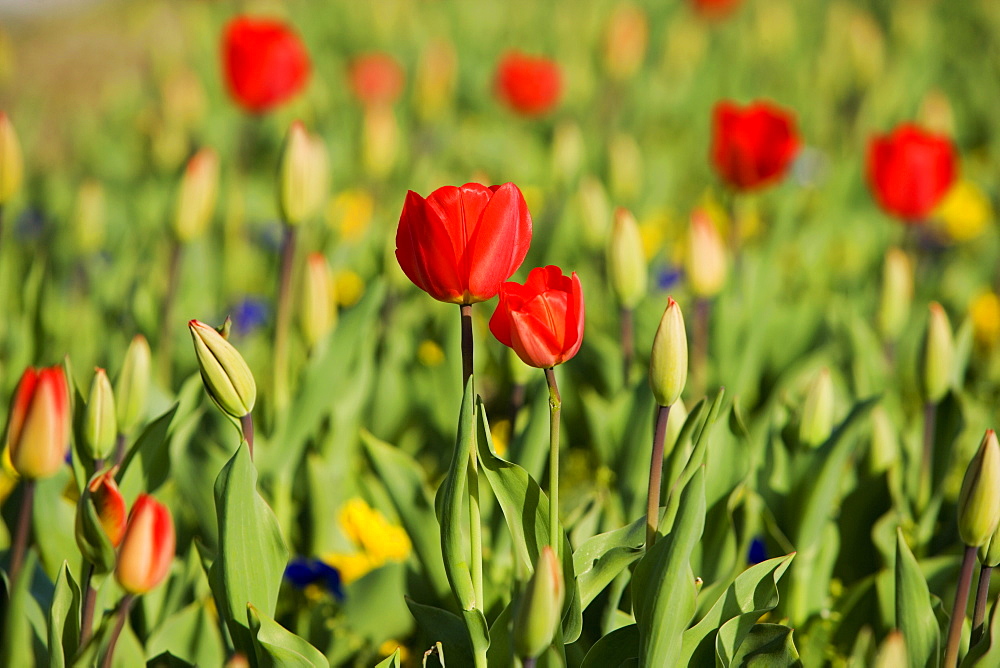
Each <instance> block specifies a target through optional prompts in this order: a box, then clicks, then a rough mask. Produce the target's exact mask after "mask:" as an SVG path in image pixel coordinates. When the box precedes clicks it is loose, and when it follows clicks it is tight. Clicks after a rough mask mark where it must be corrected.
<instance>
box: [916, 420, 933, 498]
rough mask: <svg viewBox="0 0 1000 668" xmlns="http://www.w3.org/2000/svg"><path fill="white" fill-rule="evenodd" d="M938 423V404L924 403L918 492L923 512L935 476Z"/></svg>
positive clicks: (929, 496)
mask: <svg viewBox="0 0 1000 668" xmlns="http://www.w3.org/2000/svg"><path fill="white" fill-rule="evenodd" d="M936 421H937V404H936V403H934V402H933V401H928V402H926V403H924V444H923V455H922V458H921V460H920V487H919V488H918V490H917V508H919V509H920V510H923V509H924V508H926V507H927V503H928V501H930V498H931V492H932V490H931V486H932V485H933V475H934V425H935V422H936Z"/></svg>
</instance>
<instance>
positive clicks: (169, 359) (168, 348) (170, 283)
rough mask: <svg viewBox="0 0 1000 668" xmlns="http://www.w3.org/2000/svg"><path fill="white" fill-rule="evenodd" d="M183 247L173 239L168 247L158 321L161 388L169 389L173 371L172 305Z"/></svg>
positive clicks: (177, 285) (175, 295)
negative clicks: (165, 276)
mask: <svg viewBox="0 0 1000 668" xmlns="http://www.w3.org/2000/svg"><path fill="white" fill-rule="evenodd" d="M183 255H184V247H183V246H182V245H181V242H180V241H178V240H177V239H174V240H173V242H172V243H171V246H170V265H169V268H168V269H167V292H166V294H165V295H164V296H163V319H162V320H161V321H160V380H161V381H162V382H163V386H164V387H166V388H167V389H170V383H171V373H172V371H173V347H174V336H173V333H174V332H173V325H174V303H175V302H176V301H177V290H178V288H179V287H180V282H181V260H182V258H183Z"/></svg>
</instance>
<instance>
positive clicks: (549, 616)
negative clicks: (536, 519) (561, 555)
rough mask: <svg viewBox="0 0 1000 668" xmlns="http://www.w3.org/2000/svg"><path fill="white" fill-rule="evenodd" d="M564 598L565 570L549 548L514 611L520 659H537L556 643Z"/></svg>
mask: <svg viewBox="0 0 1000 668" xmlns="http://www.w3.org/2000/svg"><path fill="white" fill-rule="evenodd" d="M564 596H565V594H564V591H563V577H562V568H561V567H560V566H559V560H558V558H557V557H556V553H555V551H554V550H553V549H552V547H551V546H549V545H546V546H545V547H543V548H542V552H541V554H539V555H538V563H537V564H536V565H535V572H534V573H533V574H532V576H531V579H530V580H528V584H527V586H526V587H525V589H524V592H522V594H521V597H520V598H519V599H518V602H517V607H516V609H515V611H514V638H513V640H514V651H515V652H516V653H517V655H518V656H519V657H521V658H522V659H528V658H533V657H536V656H538V655H540V654H541V653H542V652H544V651H545V648H546V647H548V646H549V645H550V644H551V643H552V637H553V636H554V635H555V632H556V625H557V624H559V622H560V620H561V619H562V607H563V597H564Z"/></svg>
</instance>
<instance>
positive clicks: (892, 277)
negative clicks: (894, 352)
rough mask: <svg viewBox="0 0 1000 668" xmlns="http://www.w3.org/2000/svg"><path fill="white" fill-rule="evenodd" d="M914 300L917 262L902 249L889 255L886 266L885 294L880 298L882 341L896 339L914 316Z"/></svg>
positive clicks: (888, 252) (884, 276)
mask: <svg viewBox="0 0 1000 668" xmlns="http://www.w3.org/2000/svg"><path fill="white" fill-rule="evenodd" d="M912 301H913V263H912V262H911V261H910V256H909V255H907V254H906V253H905V252H904V251H902V250H900V249H899V248H890V249H889V250H888V251H886V253H885V262H884V264H883V265H882V294H881V296H880V298H879V307H878V328H879V332H880V333H881V334H882V338H884V339H885V340H887V341H894V340H896V339H897V338H898V337H899V335H900V334H901V333H902V332H903V328H904V327H905V326H906V321H907V320H908V319H909V317H910V303H911V302H912Z"/></svg>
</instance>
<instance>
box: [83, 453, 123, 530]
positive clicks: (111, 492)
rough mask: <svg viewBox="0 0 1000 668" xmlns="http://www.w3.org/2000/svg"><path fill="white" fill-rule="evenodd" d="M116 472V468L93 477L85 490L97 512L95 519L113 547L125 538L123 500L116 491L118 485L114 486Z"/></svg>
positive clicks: (120, 494)
mask: <svg viewBox="0 0 1000 668" xmlns="http://www.w3.org/2000/svg"><path fill="white" fill-rule="evenodd" d="M117 470H118V469H117V467H115V468H112V469H108V470H107V471H105V472H104V473H101V474H99V475H97V476H95V477H94V479H93V480H91V481H90V484H88V485H87V489H88V490H89V491H90V500H91V501H92V502H93V504H94V510H96V511H97V517H98V519H100V521H101V527H102V528H103V529H104V534H105V535H106V536H107V537H108V540H109V541H111V544H112V545H113V546H114V547H118V546H119V545H121V542H122V538H124V536H125V524H126V519H127V515H126V509H125V498H124V497H122V493H121V492H120V491H118V485H117V484H115V473H116V472H117Z"/></svg>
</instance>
